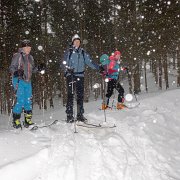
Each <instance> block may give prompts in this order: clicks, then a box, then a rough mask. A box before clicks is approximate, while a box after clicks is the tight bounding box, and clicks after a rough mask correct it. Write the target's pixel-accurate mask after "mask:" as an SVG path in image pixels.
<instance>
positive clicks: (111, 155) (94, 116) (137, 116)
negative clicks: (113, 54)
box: [0, 89, 180, 180]
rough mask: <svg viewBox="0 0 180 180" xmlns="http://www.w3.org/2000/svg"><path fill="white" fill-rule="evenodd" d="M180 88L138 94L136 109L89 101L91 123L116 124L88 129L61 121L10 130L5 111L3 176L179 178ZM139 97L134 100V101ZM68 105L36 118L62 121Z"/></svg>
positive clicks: (34, 179) (0, 143) (33, 179)
mask: <svg viewBox="0 0 180 180" xmlns="http://www.w3.org/2000/svg"><path fill="white" fill-rule="evenodd" d="M179 94H180V90H179V89H177V90H171V91H166V92H164V93H161V94H156V95H153V96H150V95H149V96H150V97H146V96H142V97H139V101H140V105H139V106H138V107H137V108H134V109H125V110H121V111H118V110H107V111H106V115H107V123H104V112H103V111H100V110H98V109H97V106H100V104H101V101H100V100H98V101H93V102H89V103H88V104H85V109H86V117H87V118H88V119H89V121H90V122H93V123H104V125H108V124H116V126H117V127H116V128H113V129H107V128H104V129H98V128H91V129H87V128H84V127H79V126H78V127H77V131H78V133H74V125H73V124H72V125H71V124H66V123H65V122H64V121H59V122H58V124H57V125H55V126H53V127H51V128H44V129H39V130H37V131H35V132H31V131H29V130H28V129H23V130H22V131H15V130H13V129H12V128H11V129H10V130H7V124H8V117H5V116H4V117H3V116H1V120H0V122H1V130H0V147H1V148H0V179H1V180H60V179H62V180H120V179H122V180H134V179H138V180H154V179H156V180H171V179H172V180H174V179H176V180H177V179H180V170H179V167H180V143H179V142H180V118H179V117H180V111H179V109H180V96H179ZM135 103H136V102H133V104H135ZM64 118H65V113H64V108H63V107H61V108H60V109H59V110H57V109H56V110H51V112H50V111H48V112H45V114H44V117H43V116H42V112H40V111H37V112H35V113H34V119H37V123H42V124H43V121H44V122H46V123H48V122H51V121H52V120H53V119H59V120H63V119H64Z"/></svg>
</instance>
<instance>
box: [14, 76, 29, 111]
mask: <svg viewBox="0 0 180 180" xmlns="http://www.w3.org/2000/svg"><path fill="white" fill-rule="evenodd" d="M13 88H14V90H15V93H16V101H15V104H14V107H13V113H16V114H21V112H22V109H24V110H25V111H31V110H32V85H31V82H26V81H24V80H23V79H19V80H18V78H13Z"/></svg>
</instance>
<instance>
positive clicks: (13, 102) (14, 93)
mask: <svg viewBox="0 0 180 180" xmlns="http://www.w3.org/2000/svg"><path fill="white" fill-rule="evenodd" d="M19 81H20V78H19V77H18V81H17V83H16V88H15V90H14V88H13V91H14V92H13V101H12V105H11V112H10V115H9V120H8V130H9V127H10V121H11V117H12V114H13V107H14V105H15V102H16V93H17V91H18V86H19ZM12 87H13V84H12Z"/></svg>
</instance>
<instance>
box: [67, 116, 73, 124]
mask: <svg viewBox="0 0 180 180" xmlns="http://www.w3.org/2000/svg"><path fill="white" fill-rule="evenodd" d="M66 122H67V123H73V122H74V117H73V115H72V114H67V120H66Z"/></svg>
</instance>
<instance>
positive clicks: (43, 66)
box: [37, 63, 46, 72]
mask: <svg viewBox="0 0 180 180" xmlns="http://www.w3.org/2000/svg"><path fill="white" fill-rule="evenodd" d="M37 68H38V71H39V72H41V71H42V70H45V69H46V64H45V63H41V64H39V65H38V67H37Z"/></svg>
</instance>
